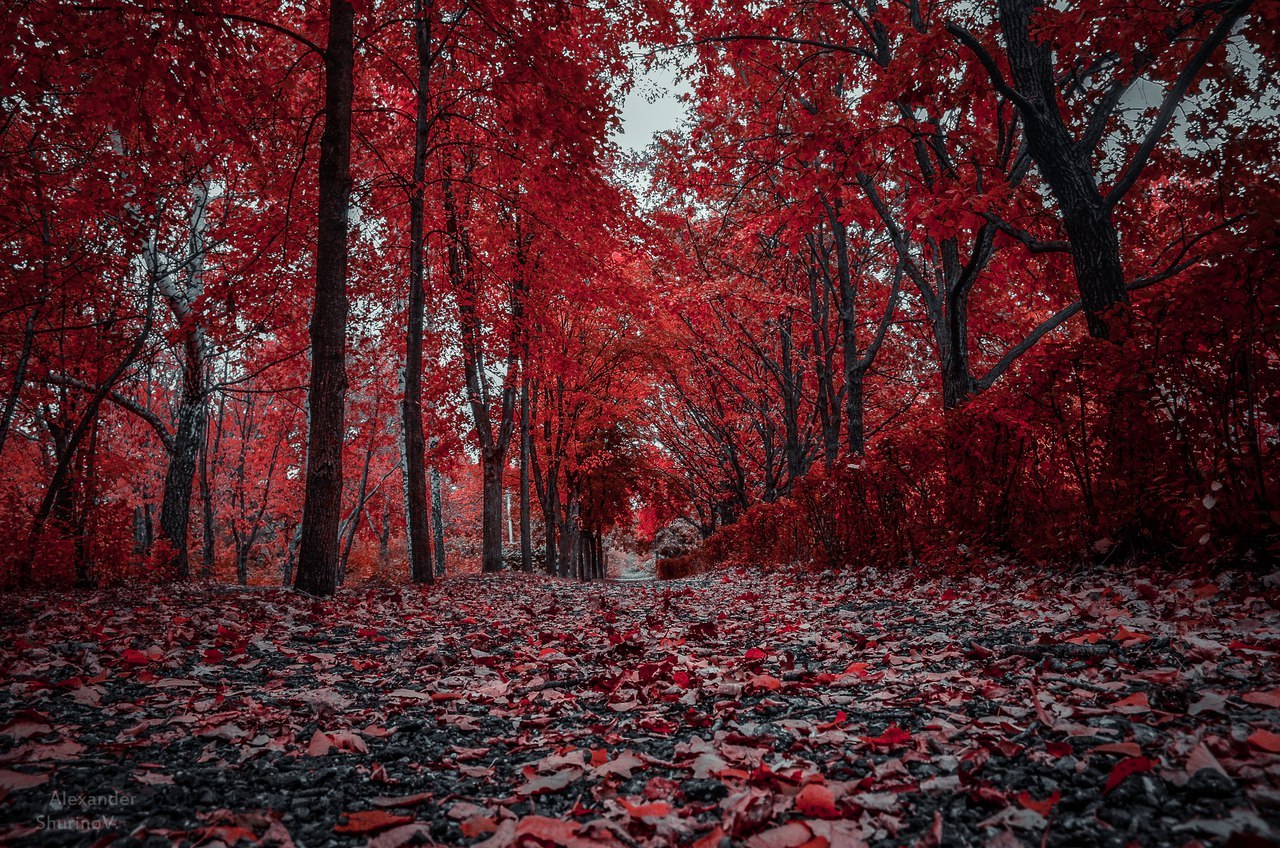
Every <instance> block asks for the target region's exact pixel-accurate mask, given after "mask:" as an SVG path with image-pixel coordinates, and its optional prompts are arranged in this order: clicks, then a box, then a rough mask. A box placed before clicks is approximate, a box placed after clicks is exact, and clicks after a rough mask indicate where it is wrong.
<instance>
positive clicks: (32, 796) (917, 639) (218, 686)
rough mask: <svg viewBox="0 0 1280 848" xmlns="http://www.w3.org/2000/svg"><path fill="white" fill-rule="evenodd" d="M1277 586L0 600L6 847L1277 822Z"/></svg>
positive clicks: (953, 839) (885, 834)
mask: <svg viewBox="0 0 1280 848" xmlns="http://www.w3.org/2000/svg"><path fill="white" fill-rule="evenodd" d="M1277 596H1280V586H1277V585H1276V581H1274V580H1272V581H1268V579H1267V578H1256V577H1251V578H1242V577H1222V578H1217V579H1215V580H1207V579H1201V580H1192V579H1173V578H1169V577H1167V576H1161V575H1154V574H1153V575H1148V576H1142V575H1139V574H1135V573H1127V574H1121V575H1119V576H1117V575H1116V574H1114V573H1111V574H1102V573H1094V574H1087V575H1081V576H1077V577H1075V578H1072V579H1065V578H1061V577H1054V578H1052V579H1050V578H1044V579H1027V578H1024V577H1019V576H1018V575H1017V574H1014V573H1010V572H1009V571H1007V570H1002V569H999V568H994V569H992V570H991V572H990V573H989V574H985V575H982V576H972V577H966V578H951V579H935V580H925V581H920V580H913V579H912V578H911V577H910V576H909V575H906V574H898V573H890V572H884V573H880V574H877V573H870V572H862V573H859V574H852V575H841V576H835V577H831V576H828V577H814V576H806V577H803V578H791V577H779V576H770V575H760V574H748V573H732V574H727V575H714V576H707V577H702V578H693V579H689V580H685V581H679V582H673V583H633V584H616V583H610V584H605V585H599V584H596V585H578V584H573V583H567V582H550V583H548V582H547V581H545V580H543V579H540V578H520V577H511V576H502V577H495V578H455V579H452V580H448V581H446V582H445V583H444V584H443V585H442V586H441V587H438V588H436V589H432V590H427V591H418V590H414V589H408V588H379V589H371V590H351V591H346V592H344V593H342V594H341V595H340V596H339V597H338V598H336V599H334V600H332V601H313V600H309V599H306V598H304V597H300V596H297V595H294V594H291V593H289V592H284V591H252V590H226V589H213V590H198V589H177V590H175V589H169V588H161V589H148V590H145V591H136V592H121V591H114V592H103V593H97V594H78V595H77V594H67V593H60V594H56V595H55V594H46V595H23V596H11V597H8V598H4V599H0V602H3V603H4V604H5V607H6V608H7V612H6V615H5V616H4V618H3V621H2V622H0V843H6V844H7V843H17V844H31V845H36V844H39V845H46V844H48V845H58V844H68V845H70V844H88V843H93V842H101V843H102V844H108V843H111V842H113V841H118V842H120V843H121V844H145V845H167V844H169V843H170V842H172V841H186V842H187V843H189V844H198V845H205V846H211V845H212V846H216V845H219V844H225V845H234V844H237V843H252V842H256V843H260V844H264V845H269V844H277V845H290V844H297V845H305V846H312V848H314V846H322V845H358V844H365V843H366V842H367V843H369V844H372V845H377V846H393V847H394V846H400V845H418V844H428V845H429V844H436V843H443V844H479V845H483V846H487V848H500V847H501V846H513V845H524V846H533V845H539V846H541V845H564V846H591V845H623V846H665V845H697V846H704V847H705V846H727V845H747V846H752V848H793V846H807V848H821V846H828V845H830V846H859V845H863V844H868V845H921V846H934V845H943V846H950V845H984V844H985V845H997V846H1013V845H1032V846H1035V845H1049V846H1066V845H1099V846H1129V845H1142V846H1155V845H1185V846H1193V845H1197V844H1204V845H1222V844H1227V845H1231V846H1258V845H1268V844H1271V840H1272V839H1274V838H1276V837H1277V834H1280V677H1278V675H1277V664H1276V660H1277V651H1278V650H1280V613H1278V612H1277V609H1276V606H1275V604H1276V603H1277V601H1276V600H1275V599H1276V598H1277Z"/></svg>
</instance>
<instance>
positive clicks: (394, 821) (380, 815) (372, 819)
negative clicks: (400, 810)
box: [333, 810, 413, 834]
mask: <svg viewBox="0 0 1280 848" xmlns="http://www.w3.org/2000/svg"><path fill="white" fill-rule="evenodd" d="M411 821H413V816H397V815H396V814H395V813H388V812H387V811H386V810H361V811H360V812H358V813H347V820H346V821H345V822H343V823H342V824H340V825H338V826H337V827H335V828H334V829H333V830H334V832H335V833H357V834H360V833H377V832H378V831H380V830H386V829H387V828H391V827H395V826H396V825H398V824H408V823H409V822H411Z"/></svg>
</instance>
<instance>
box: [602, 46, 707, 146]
mask: <svg viewBox="0 0 1280 848" xmlns="http://www.w3.org/2000/svg"><path fill="white" fill-rule="evenodd" d="M678 77H679V74H678V71H677V69H676V68H672V67H658V68H653V69H652V70H649V71H642V72H641V73H640V75H639V77H638V79H637V80H636V85H635V88H633V89H632V90H631V93H630V94H628V95H627V97H626V99H625V100H624V101H623V103H622V132H621V133H619V134H617V135H616V136H614V138H615V140H616V141H617V142H618V144H619V145H620V146H621V147H622V148H623V149H624V150H627V151H630V152H633V153H639V152H641V151H643V150H644V149H645V148H646V147H648V146H649V142H651V141H653V136H654V133H659V132H662V131H664V130H669V129H672V128H674V127H675V126H676V125H677V124H678V123H679V122H680V119H681V118H682V117H683V116H684V111H685V107H684V104H683V103H681V102H680V101H679V99H678V98H679V96H680V94H681V93H684V92H688V91H689V90H690V89H689V84H688V83H687V82H685V81H684V80H681V79H679V78H678Z"/></svg>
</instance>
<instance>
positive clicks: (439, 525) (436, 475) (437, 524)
mask: <svg viewBox="0 0 1280 848" xmlns="http://www.w3.org/2000/svg"><path fill="white" fill-rule="evenodd" d="M436 444H437V440H436V439H434V438H433V439H432V440H431V447H432V449H433V450H434V449H435V447H436ZM431 526H432V529H433V531H434V533H435V538H434V539H433V540H432V542H433V544H432V546H431V547H432V549H433V551H434V552H435V557H436V576H438V577H443V576H444V573H445V561H444V484H443V481H442V480H441V475H440V469H439V468H436V467H435V466H434V465H433V466H432V467H431Z"/></svg>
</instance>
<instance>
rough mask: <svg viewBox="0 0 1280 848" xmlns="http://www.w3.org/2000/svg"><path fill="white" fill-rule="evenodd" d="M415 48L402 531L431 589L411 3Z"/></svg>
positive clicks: (426, 28) (427, 37)
mask: <svg viewBox="0 0 1280 848" xmlns="http://www.w3.org/2000/svg"><path fill="white" fill-rule="evenodd" d="M414 7H415V8H414V12H415V14H416V15H417V22H416V24H415V32H416V35H417V42H418V95H417V100H418V112H417V118H416V125H415V132H414V148H413V187H412V193H411V195H410V198H409V305H408V310H409V315H408V325H409V326H408V337H407V341H406V344H405V358H404V380H403V383H404V385H403V388H404V400H403V402H402V404H401V419H402V430H403V435H404V477H405V484H404V488H405V505H404V507H405V523H406V526H407V528H408V534H407V535H408V544H409V576H410V579H412V580H413V582H414V583H420V584H421V583H434V582H435V574H434V570H433V569H432V567H431V529H430V527H429V526H428V522H429V521H430V514H429V513H430V509H431V504H430V501H429V500H428V497H429V496H428V494H427V476H426V474H427V472H426V438H425V436H424V434H423V429H422V335H423V323H424V319H425V314H426V292H425V290H424V287H423V251H424V249H425V247H426V245H425V244H424V236H423V231H424V224H423V218H424V210H423V206H424V203H425V196H424V195H425V183H424V181H425V179H426V168H427V109H428V105H429V103H428V101H429V93H430V90H429V85H430V79H431V30H430V24H429V22H428V20H427V12H426V9H424V7H423V2H422V0H416V2H415V4H414Z"/></svg>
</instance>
